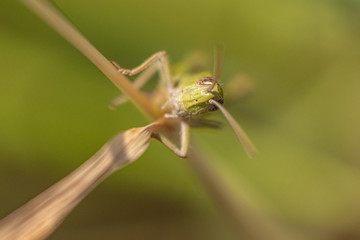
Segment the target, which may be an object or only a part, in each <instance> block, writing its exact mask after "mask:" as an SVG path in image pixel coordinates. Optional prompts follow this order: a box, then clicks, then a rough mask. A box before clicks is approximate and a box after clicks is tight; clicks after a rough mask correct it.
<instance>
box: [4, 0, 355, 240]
mask: <svg viewBox="0 0 360 240" xmlns="http://www.w3.org/2000/svg"><path fill="white" fill-rule="evenodd" d="M56 4H57V5H58V6H59V8H60V9H61V11H62V12H63V13H64V14H65V15H66V16H68V17H69V19H70V20H71V21H72V22H73V23H74V25H75V26H76V27H78V28H79V29H80V31H81V32H82V33H83V34H84V35H85V36H86V37H87V38H88V39H89V40H90V41H91V42H92V43H93V44H94V45H95V46H96V47H97V48H98V49H99V50H100V51H101V52H102V53H103V54H104V55H105V56H106V57H107V58H109V59H112V60H115V61H117V62H118V63H119V64H120V65H121V66H124V67H129V68H131V67H134V66H136V65H137V64H139V63H141V62H142V61H143V60H145V59H146V58H147V57H149V56H150V55H151V54H153V53H154V52H156V51H159V50H166V51H167V53H168V55H169V58H170V61H171V62H173V63H175V62H178V61H181V60H182V59H183V58H184V57H185V56H186V55H187V54H189V53H191V52H193V51H203V52H206V53H208V54H209V58H210V59H209V61H210V63H211V61H212V49H213V46H214V44H215V43H222V45H224V47H225V49H226V58H225V63H224V69H223V74H222V79H221V80H222V82H223V84H224V85H225V86H226V85H227V83H229V82H230V81H229V80H230V79H231V78H232V77H233V76H235V75H237V74H241V75H242V76H243V78H247V79H248V80H249V81H251V82H252V84H253V85H254V89H253V91H252V92H251V94H248V95H246V96H245V97H243V98H239V99H237V100H235V101H228V102H225V106H226V107H227V108H228V109H229V111H230V112H231V113H232V114H233V115H234V116H235V118H236V119H237V120H239V122H241V124H242V125H243V127H244V128H245V129H246V131H247V132H248V134H249V135H250V136H251V138H252V139H253V141H254V143H255V144H256V146H257V148H258V149H259V152H260V153H259V156H258V157H257V158H256V159H255V160H250V159H248V158H247V157H246V155H245V153H244V151H243V150H242V149H241V147H240V144H239V143H238V141H237V140H236V137H235V135H234V133H233V132H232V131H231V129H230V127H228V125H227V124H224V127H223V129H221V130H218V131H215V130H208V129H196V130H194V131H193V132H192V133H193V134H192V137H193V140H196V142H197V145H200V147H201V148H202V150H203V151H205V152H206V153H207V155H208V156H211V157H209V158H208V159H207V161H209V164H211V165H212V166H214V167H215V168H216V169H217V170H218V171H219V172H220V173H221V175H222V177H223V178H224V180H225V182H227V184H228V185H229V186H231V189H232V194H233V195H234V196H233V197H234V198H237V197H239V198H241V199H246V201H248V202H249V205H252V206H256V208H257V209H258V210H259V211H260V212H262V213H263V214H264V215H265V216H267V218H268V219H269V221H271V222H274V223H275V222H276V224H279V225H280V226H281V227H283V228H284V229H285V230H286V231H290V232H292V233H293V234H294V235H296V236H297V237H299V236H300V239H324V240H327V239H331V240H340V239H360V230H359V229H360V147H359V145H360V144H359V143H360V126H359V123H360V106H359V103H360V30H359V29H360V2H359V1H356V0H332V1H300V0H295V1H284V0H275V1H264V0H262V1H249V0H244V1H236V0H223V1H213V0H206V1H205V0H202V1H193V0H182V1H167V0H155V1H146V0H137V1H125V0H124V1H115V0H107V1H90V2H84V1H79V0H71V1H70V0H68V1H56ZM210 66H211V65H210ZM117 94H119V91H118V90H117V88H116V87H115V86H113V85H112V83H111V82H110V81H109V80H108V79H107V78H106V77H105V76H104V75H103V74H102V73H101V72H100V71H99V70H98V69H97V68H96V67H95V66H94V65H93V64H92V63H90V61H88V60H87V59H86V58H85V57H84V56H82V55H81V54H80V53H79V52H78V51H77V50H76V49H74V48H73V47H72V46H70V44H69V43H67V42H66V41H65V40H64V39H63V38H62V37H61V36H59V35H58V34H57V33H55V32H54V31H53V30H52V29H51V28H50V27H49V26H48V25H46V24H45V23H44V22H42V21H41V20H39V19H38V18H37V17H36V16H35V15H34V14H33V13H32V12H30V11H29V10H28V9H26V8H25V7H24V6H23V5H22V4H21V3H19V2H17V1H1V2H0V206H1V207H0V218H2V217H5V216H6V215H7V214H9V213H10V212H11V211H13V210H14V209H16V208H18V207H19V206H21V205H22V204H24V203H25V202H27V201H28V200H29V199H31V198H32V197H34V196H35V195H37V194H38V193H40V192H41V191H43V190H44V189H46V188H47V187H48V186H50V185H51V184H53V183H55V182H56V181H58V180H59V179H61V178H62V177H63V176H65V175H66V174H68V173H70V172H71V171H72V170H73V169H75V168H76V167H77V166H79V165H80V164H81V163H82V162H84V161H85V160H86V159H88V158H89V157H90V156H91V155H92V154H93V153H95V152H96V151H97V150H98V149H99V148H100V147H101V146H102V144H104V143H105V142H106V141H107V140H108V139H109V138H110V137H112V136H113V135H115V134H116V133H117V132H119V131H121V130H125V129H128V128H131V127H137V126H144V125H145V124H146V123H147V122H148V121H147V119H146V118H145V117H144V116H142V115H141V113H140V112H139V111H138V110H137V109H136V108H135V107H134V106H133V105H132V104H131V103H126V104H124V105H122V106H121V107H119V108H118V109H117V110H116V111H111V110H109V109H108V104H109V102H110V100H111V99H112V98H113V97H114V96H116V95H117ZM226 94H227V92H225V101H226ZM212 118H213V119H217V120H221V121H223V120H222V119H223V118H222V116H221V115H220V113H215V114H213V117H212ZM240 207H241V206H240ZM229 225H230V224H229V222H228V221H227V220H226V217H224V214H222V212H221V211H220V210H219V208H218V207H217V205H216V203H215V202H214V201H213V200H212V198H211V197H210V196H209V195H208V193H207V192H206V191H205V190H204V188H203V186H202V184H201V182H200V181H199V179H198V178H197V175H196V174H194V172H193V171H192V169H191V168H190V167H189V165H188V164H187V163H186V160H182V159H179V158H177V157H176V156H174V155H173V154H172V153H171V152H170V151H169V150H167V149H166V148H165V147H163V146H162V145H160V144H159V143H158V142H156V141H152V143H151V146H150V148H149V150H148V151H147V152H146V153H145V154H144V155H143V156H142V157H141V158H140V159H139V160H138V161H136V162H135V163H133V164H131V165H130V166H127V167H126V168H124V169H122V170H121V171H118V172H116V173H115V174H113V175H112V176H111V177H110V178H108V179H106V181H105V182H103V183H102V184H101V185H100V186H99V187H98V188H97V189H95V191H94V192H93V193H91V194H90V195H89V196H88V197H87V198H86V199H85V200H84V201H83V202H82V203H81V204H80V205H79V206H78V207H77V208H76V209H75V210H74V211H73V213H72V214H70V216H69V217H68V218H67V219H66V220H65V222H64V223H63V224H62V225H61V226H60V228H59V229H58V230H57V231H56V232H55V233H54V234H53V235H52V236H51V237H50V238H49V239H54V240H56V239H99V238H101V239H236V238H237V236H236V235H235V234H234V232H233V229H231V227H230V226H229ZM261 230H262V229H261V228H260V227H259V229H258V231H261Z"/></svg>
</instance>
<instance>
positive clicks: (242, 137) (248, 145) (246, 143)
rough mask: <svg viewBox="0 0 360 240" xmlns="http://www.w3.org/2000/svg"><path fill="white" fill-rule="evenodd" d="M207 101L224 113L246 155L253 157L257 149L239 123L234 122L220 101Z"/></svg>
mask: <svg viewBox="0 0 360 240" xmlns="http://www.w3.org/2000/svg"><path fill="white" fill-rule="evenodd" d="M209 103H210V104H214V105H215V106H216V107H217V108H218V109H220V111H221V113H222V114H223V115H224V117H225V118H226V120H227V121H228V123H229V124H230V126H231V127H232V129H233V130H234V132H235V134H236V136H237V137H238V139H239V141H240V142H241V144H242V145H243V147H244V149H245V151H246V153H247V155H248V156H249V157H250V158H254V157H255V155H256V153H257V149H256V147H255V146H254V144H253V143H252V142H251V140H250V138H249V137H248V136H247V134H246V133H245V131H244V130H243V129H242V127H241V126H240V125H239V123H238V122H236V120H235V119H234V118H233V117H232V116H231V114H230V113H229V112H228V111H227V110H226V109H225V108H224V107H223V106H222V105H221V104H220V103H218V102H217V101H215V100H213V99H210V100H209Z"/></svg>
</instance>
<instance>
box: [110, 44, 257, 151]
mask: <svg viewBox="0 0 360 240" xmlns="http://www.w3.org/2000/svg"><path fill="white" fill-rule="evenodd" d="M222 62H223V54H222V51H221V50H220V49H217V51H216V57H215V67H214V73H213V74H211V73H210V72H197V73H194V71H190V70H189V67H185V69H181V71H178V72H179V73H177V74H175V75H174V76H172V75H171V74H170V66H169V62H168V59H167V56H166V52H164V51H161V52H157V53H155V54H154V55H152V56H151V57H150V58H148V59H147V60H146V61H145V62H144V63H142V64H141V65H139V66H138V67H136V68H134V69H125V68H122V67H120V66H119V65H118V64H117V63H115V62H113V61H112V64H113V65H114V66H115V67H116V68H117V71H118V72H120V73H122V74H124V75H129V76H132V75H135V74H138V73H140V72H141V74H140V75H139V77H138V78H137V79H136V80H135V81H134V86H135V87H137V88H141V87H142V86H143V85H144V84H145V83H146V82H147V81H148V80H150V79H151V77H152V76H153V75H154V74H155V73H156V72H159V73H160V76H161V81H159V85H158V87H157V88H156V90H155V91H154V92H153V93H152V97H151V99H152V101H153V102H154V104H158V105H159V106H160V107H161V109H162V110H163V112H164V118H167V119H174V120H177V121H178V122H179V125H180V148H179V147H177V146H176V145H175V144H173V143H172V141H170V140H169V139H168V138H166V137H164V136H162V135H160V134H154V135H153V137H154V138H156V139H158V140H159V141H161V142H162V143H163V144H165V145H166V146H167V147H168V148H169V149H170V150H172V151H173V152H174V153H175V154H177V155H178V156H180V157H182V158H185V157H186V155H187V151H188V147H189V137H190V132H189V131H190V124H191V123H193V122H199V123H200V124H201V123H202V122H204V123H205V121H203V120H202V118H201V116H202V115H204V114H205V113H208V112H213V111H216V110H220V111H221V112H222V113H223V115H224V116H225V118H226V119H227V121H228V122H229V124H230V126H231V127H232V128H233V130H234V132H235V133H236V135H237V137H238V138H239V140H240V142H241V143H242V145H243V146H244V149H245V151H246V153H247V154H248V156H249V157H253V156H254V154H255V153H256V148H255V147H254V145H253V144H252V142H251V141H250V139H249V137H248V136H247V134H246V133H245V132H244V130H243V129H242V128H241V127H240V125H239V124H238V123H237V122H236V120H235V119H234V118H233V117H232V116H231V114H230V113H229V112H228V111H227V110H226V109H225V108H224V107H223V106H222V105H223V103H224V94H223V89H222V87H221V86H220V84H219V83H218V79H219V76H220V72H221V69H222ZM126 100H127V97H126V96H125V95H121V96H119V97H117V98H115V99H114V100H113V101H112V103H111V105H110V106H111V107H116V106H117V105H119V104H121V103H123V102H124V101H126ZM208 124H209V122H208ZM209 125H211V123H210V124H209Z"/></svg>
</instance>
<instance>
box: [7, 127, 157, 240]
mask: <svg viewBox="0 0 360 240" xmlns="http://www.w3.org/2000/svg"><path fill="white" fill-rule="evenodd" d="M158 126H159V123H153V124H150V125H148V126H146V127H142V128H133V129H130V130H127V131H125V132H121V133H119V134H118V135H116V136H115V137H114V138H112V139H111V140H110V141H109V142H107V143H106V144H105V145H104V146H103V147H102V148H101V149H100V150H99V151H98V152H97V153H96V154H95V155H94V156H93V157H91V158H90V159H89V160H87V161H86V162H85V163H84V164H82V165H81V166H80V167H78V168H77V169H76V170H75V171H73V172H72V173H71V174H69V175H68V176H66V177H65V178H63V179H62V180H61V181H59V182H58V183H56V184H55V185H53V186H51V187H50V188H49V189H47V190H45V191H44V192H43V193H41V194H39V195H38V196H37V197H35V198H34V199H33V200H31V201H30V202H28V203H27V204H26V205H24V206H23V207H21V208H19V209H18V210H16V211H15V212H13V213H12V214H10V215H9V216H8V217H6V218H4V219H3V220H1V221H0V239H1V240H8V239H9V240H15V239H28V240H32V239H34V240H35V239H44V238H46V237H47V236H48V235H49V234H50V233H52V232H53V231H54V230H55V229H56V227H57V226H58V225H59V224H60V223H61V222H62V221H63V219H64V218H65V217H66V216H67V215H68V214H69V213H70V212H71V210H72V209H73V208H74V207H75V206H76V205H77V204H78V203H79V202H80V201H81V200H82V199H83V198H84V197H85V196H86V195H87V194H88V193H89V192H90V191H91V190H92V189H93V188H95V187H96V186H97V185H98V184H99V183H100V182H101V181H102V180H103V179H104V178H105V177H106V176H108V175H109V174H111V173H112V172H113V171H115V170H117V169H119V168H121V167H123V166H125V165H127V164H129V163H131V162H133V161H135V160H136V159H137V158H139V157H140V156H141V155H142V154H143V153H144V151H145V150H146V149H147V148H148V146H149V144H150V139H151V134H152V132H153V130H155V129H156V128H157V127H158Z"/></svg>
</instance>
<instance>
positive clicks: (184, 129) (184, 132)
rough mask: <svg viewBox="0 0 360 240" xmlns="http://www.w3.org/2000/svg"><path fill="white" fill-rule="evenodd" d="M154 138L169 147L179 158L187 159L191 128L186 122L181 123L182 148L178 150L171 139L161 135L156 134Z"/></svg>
mask: <svg viewBox="0 0 360 240" xmlns="http://www.w3.org/2000/svg"><path fill="white" fill-rule="evenodd" d="M152 137H153V138H155V139H157V140H159V141H160V142H161V143H163V144H164V145H165V146H166V147H168V148H169V149H170V150H171V151H173V152H174V153H175V154H176V155H178V156H179V157H181V158H186V157H187V152H188V149H189V142H190V127H189V124H188V123H186V122H185V121H181V122H180V148H178V147H177V146H176V145H175V144H174V143H172V142H171V141H170V140H169V139H167V138H166V137H163V136H161V135H160V134H157V133H154V134H153V136H152Z"/></svg>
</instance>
